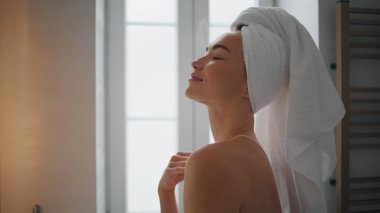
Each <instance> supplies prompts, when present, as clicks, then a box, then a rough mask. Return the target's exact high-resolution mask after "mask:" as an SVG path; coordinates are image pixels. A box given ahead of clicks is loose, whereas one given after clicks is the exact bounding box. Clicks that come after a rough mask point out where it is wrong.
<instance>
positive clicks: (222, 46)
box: [206, 44, 231, 53]
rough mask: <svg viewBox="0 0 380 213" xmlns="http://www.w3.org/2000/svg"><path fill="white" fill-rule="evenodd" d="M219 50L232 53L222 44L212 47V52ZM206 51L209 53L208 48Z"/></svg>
mask: <svg viewBox="0 0 380 213" xmlns="http://www.w3.org/2000/svg"><path fill="white" fill-rule="evenodd" d="M218 48H222V49H224V50H226V51H227V52H229V53H231V51H230V50H229V49H228V48H227V47H226V46H224V45H221V44H215V45H214V46H212V48H211V49H212V50H215V49H218ZM206 51H208V47H206Z"/></svg>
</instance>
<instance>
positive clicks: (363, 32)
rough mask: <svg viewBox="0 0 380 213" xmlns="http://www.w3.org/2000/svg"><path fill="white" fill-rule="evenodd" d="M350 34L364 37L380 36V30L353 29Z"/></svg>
mask: <svg viewBox="0 0 380 213" xmlns="http://www.w3.org/2000/svg"><path fill="white" fill-rule="evenodd" d="M350 36H363V37H380V31H373V30H371V31H369V30H351V31H350Z"/></svg>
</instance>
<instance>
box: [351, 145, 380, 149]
mask: <svg viewBox="0 0 380 213" xmlns="http://www.w3.org/2000/svg"><path fill="white" fill-rule="evenodd" d="M350 148H351V150H360V149H380V144H351V145H350Z"/></svg>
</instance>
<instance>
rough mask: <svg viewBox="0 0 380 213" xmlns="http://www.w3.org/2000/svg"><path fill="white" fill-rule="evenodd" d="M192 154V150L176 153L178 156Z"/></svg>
mask: <svg viewBox="0 0 380 213" xmlns="http://www.w3.org/2000/svg"><path fill="white" fill-rule="evenodd" d="M191 154H192V152H177V155H178V156H185V157H186V156H190V155H191Z"/></svg>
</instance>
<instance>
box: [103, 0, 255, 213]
mask: <svg viewBox="0 0 380 213" xmlns="http://www.w3.org/2000/svg"><path fill="white" fill-rule="evenodd" d="M256 1H257V0H234V1H229V0H209V1H205V0H186V1H178V0H126V1H110V2H109V4H110V5H109V6H108V8H109V10H108V13H109V15H108V16H109V17H110V18H109V20H110V21H109V23H108V24H109V25H110V27H109V32H108V33H109V36H108V39H109V52H110V53H109V65H108V66H109V68H108V69H109V70H110V72H109V74H108V75H109V77H108V79H109V80H108V84H109V86H108V90H109V91H108V93H109V96H110V97H111V98H109V103H108V104H109V107H108V114H109V115H108V116H109V125H108V126H109V130H108V132H109V133H108V134H109V136H108V139H107V140H108V150H109V151H108V155H109V156H110V157H109V163H108V167H109V169H108V170H109V171H108V173H109V174H108V183H107V184H108V185H107V188H108V192H107V197H108V206H107V209H108V210H109V211H110V212H128V213H153V212H157V213H158V212H160V209H159V199H158V194H157V186H158V181H159V179H160V178H161V175H162V172H163V170H164V168H165V167H166V165H167V163H168V161H169V158H170V156H171V155H172V154H174V153H175V152H177V150H181V151H191V150H194V149H196V148H199V147H200V146H203V145H205V144H207V143H208V142H209V140H211V138H212V137H210V134H209V133H210V131H209V128H208V122H207V121H208V117H207V110H206V109H205V107H204V106H201V105H200V104H196V103H193V102H192V101H190V100H188V99H187V98H186V97H184V90H185V89H186V88H187V85H188V82H187V79H188V77H189V75H190V73H191V70H192V68H191V66H190V63H191V61H192V60H193V59H195V58H197V57H200V56H201V55H202V54H204V49H205V47H206V46H207V45H208V43H209V40H214V39H215V37H216V36H217V35H220V34H221V33H224V32H226V31H229V25H230V23H231V21H232V20H234V19H235V18H236V17H237V15H238V14H239V12H240V11H242V10H243V9H245V8H247V7H249V6H256V5H257V2H256ZM117 2H120V3H117ZM121 2H122V3H121ZM117 4H120V5H119V6H118V5H117ZM122 10H124V11H122ZM121 18H124V19H125V20H123V25H121V24H118V25H114V23H113V22H118V21H120V19H121ZM121 26H123V30H121V29H120V28H121ZM120 35H123V36H124V38H121V37H120ZM124 43H125V45H124ZM124 47H125V48H124ZM115 64H119V66H116V65H115ZM116 68H117V69H118V70H120V71H119V72H114V70H116ZM121 79H123V80H121ZM117 85H119V86H117ZM124 89H125V90H124ZM120 99H123V101H121V100H120ZM124 102H125V108H124V110H122V109H119V108H118V107H119V105H122V104H124ZM122 118H125V119H122ZM119 127H123V128H122V129H124V130H122V132H123V134H122V133H121V131H119V132H117V131H115V129H118V128H119ZM121 139H122V140H121ZM124 176H125V177H124ZM182 189H183V188H182V186H180V187H179V193H178V196H177V198H178V201H179V205H180V212H181V211H182V207H181V205H182Z"/></svg>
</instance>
